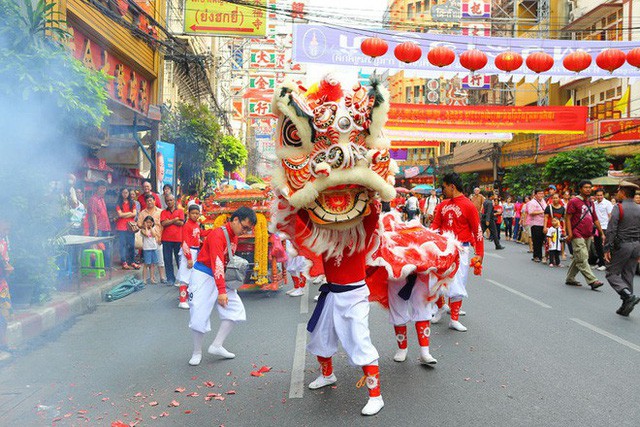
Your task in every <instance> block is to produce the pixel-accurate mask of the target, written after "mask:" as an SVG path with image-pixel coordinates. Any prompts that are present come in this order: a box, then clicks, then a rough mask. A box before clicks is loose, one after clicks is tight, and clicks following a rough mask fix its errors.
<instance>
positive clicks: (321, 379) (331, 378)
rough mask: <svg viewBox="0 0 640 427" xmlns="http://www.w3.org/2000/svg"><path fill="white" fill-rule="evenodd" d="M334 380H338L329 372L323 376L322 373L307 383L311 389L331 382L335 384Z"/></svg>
mask: <svg viewBox="0 0 640 427" xmlns="http://www.w3.org/2000/svg"><path fill="white" fill-rule="evenodd" d="M336 381H338V378H336V375H335V374H331V375H329V376H328V377H325V376H324V375H320V376H319V377H318V378H316V379H315V380H313V381H312V382H311V383H310V384H309V388H310V389H311V390H317V389H319V388H322V387H326V386H328V385H331V384H335V382H336Z"/></svg>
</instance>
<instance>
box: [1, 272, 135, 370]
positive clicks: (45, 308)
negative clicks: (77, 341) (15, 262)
mask: <svg viewBox="0 0 640 427" xmlns="http://www.w3.org/2000/svg"><path fill="white" fill-rule="evenodd" d="M132 275H135V276H136V277H139V276H140V272H139V271H134V270H120V269H114V270H113V272H112V276H111V279H102V280H95V279H94V280H91V281H87V282H83V283H81V284H80V289H79V290H78V291H68V292H64V291H56V292H54V293H53V295H52V297H53V299H52V300H51V301H49V302H47V303H45V304H43V305H42V306H32V307H29V308H26V309H17V310H14V313H13V319H12V320H11V321H10V322H9V324H8V325H7V343H8V347H9V349H11V350H15V349H18V348H21V347H23V346H24V345H25V344H27V343H28V342H29V341H30V340H32V339H33V338H36V337H39V336H41V335H43V334H44V333H46V332H48V331H50V330H52V329H55V328H56V327H58V326H60V325H62V324H64V323H65V322H67V321H69V320H70V319H72V318H74V317H76V316H78V315H81V314H85V313H89V312H91V311H93V310H95V308H96V307H97V305H98V304H99V303H100V302H102V301H104V296H105V294H106V293H107V292H109V291H110V290H111V289H112V288H114V287H115V286H116V285H118V284H119V283H121V282H122V281H124V280H125V279H126V278H128V277H129V276H132ZM6 354H7V353H5V355H4V356H3V354H2V352H0V361H2V360H3V358H5V359H6V358H7V357H8V356H7V355H6Z"/></svg>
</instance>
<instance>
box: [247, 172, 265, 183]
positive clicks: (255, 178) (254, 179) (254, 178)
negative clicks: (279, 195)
mask: <svg viewBox="0 0 640 427" xmlns="http://www.w3.org/2000/svg"><path fill="white" fill-rule="evenodd" d="M247 184H249V185H251V184H264V180H263V179H262V178H260V177H259V176H256V175H251V174H249V175H247Z"/></svg>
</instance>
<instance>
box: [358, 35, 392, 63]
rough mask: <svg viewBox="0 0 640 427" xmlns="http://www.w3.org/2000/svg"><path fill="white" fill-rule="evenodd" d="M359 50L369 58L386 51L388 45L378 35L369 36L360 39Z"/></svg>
mask: <svg viewBox="0 0 640 427" xmlns="http://www.w3.org/2000/svg"><path fill="white" fill-rule="evenodd" d="M360 50H361V51H362V53H364V54H365V55H367V56H370V57H371V58H377V57H378V56H382V55H384V54H385V53H387V51H388V50H389V45H388V44H387V42H386V41H384V40H383V39H381V38H380V37H369V38H366V39H364V40H363V41H362V43H361V44H360Z"/></svg>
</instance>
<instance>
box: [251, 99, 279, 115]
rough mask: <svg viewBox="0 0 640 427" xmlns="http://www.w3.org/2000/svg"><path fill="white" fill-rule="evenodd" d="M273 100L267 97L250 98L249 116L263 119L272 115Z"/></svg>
mask: <svg viewBox="0 0 640 427" xmlns="http://www.w3.org/2000/svg"><path fill="white" fill-rule="evenodd" d="M272 115H273V114H272V113H271V101H269V100H267V99H250V100H249V117H251V118H256V119H261V118H265V117H267V116H272Z"/></svg>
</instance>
